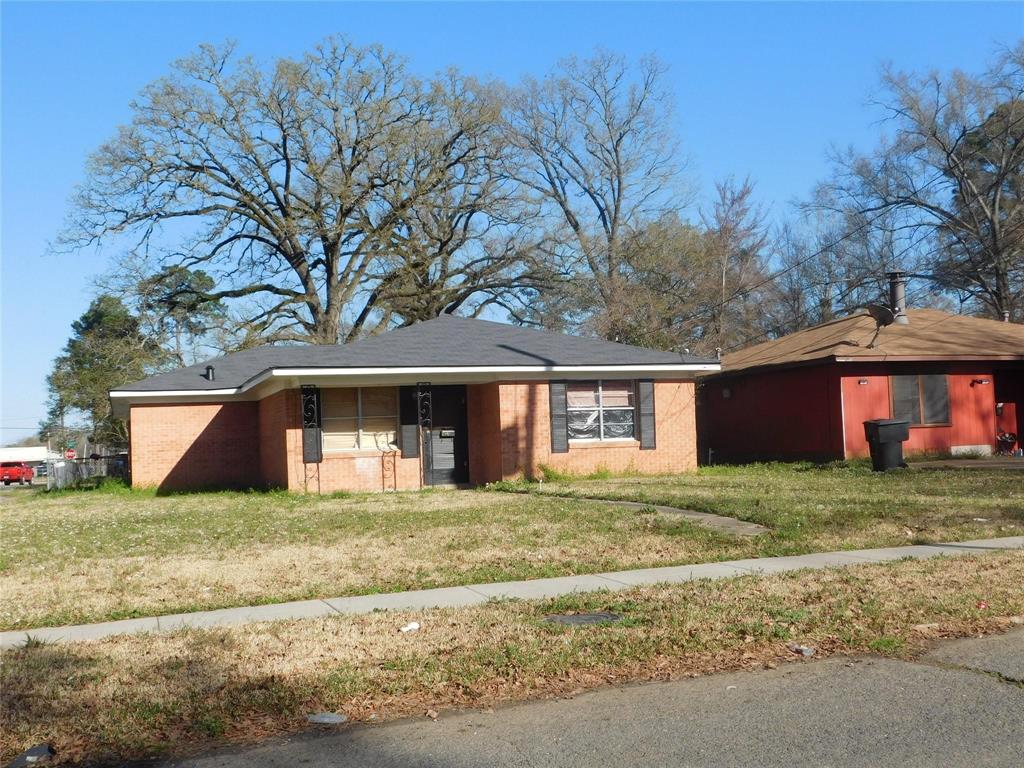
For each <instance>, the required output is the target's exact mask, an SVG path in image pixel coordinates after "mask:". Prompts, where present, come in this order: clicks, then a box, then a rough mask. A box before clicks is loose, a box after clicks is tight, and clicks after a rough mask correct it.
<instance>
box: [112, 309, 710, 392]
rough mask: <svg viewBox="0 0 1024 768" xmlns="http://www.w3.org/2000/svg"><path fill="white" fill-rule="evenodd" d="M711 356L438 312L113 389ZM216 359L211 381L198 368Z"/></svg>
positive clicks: (704, 361) (198, 387) (691, 360)
mask: <svg viewBox="0 0 1024 768" xmlns="http://www.w3.org/2000/svg"><path fill="white" fill-rule="evenodd" d="M717 363H718V361H717V360H715V359H708V358H702V357H695V356H693V355H680V354H676V353H675V352H662V351H658V350H654V349H645V348H643V347H633V346H630V345H628V344H617V343H615V342H611V341H604V340H602V339H594V338H585V337H582V336H568V335H566V334H562V333H553V332H551V331H540V330H534V329H531V328H520V327H518V326H514V325H508V324H506V323H495V322H491V321H489V320H475V319H469V318H465V317H455V316H452V315H443V316H441V317H439V318H437V319H435V320H428V321H426V322H423V323H417V324H416V325H411V326H408V327H405V328H398V329H396V330H393V331H389V332H387V333H384V334H381V335H380V336H374V337H371V338H367V339H362V340H360V341H355V342H352V343H351V344H343V345H309V346H277V347H275V346H266V347H257V348H255V349H247V350H243V351H241V352H235V353H233V354H230V355H225V356H224V357H220V358H217V359H215V360H210V361H208V362H203V363H199V364H198V365H192V366H189V367H187V368H180V369H178V370H176V371H171V372H170V373H162V374H158V375H156V376H150V377H149V378H147V379H143V380H142V381H138V382H135V383H133V384H125V385H123V386H120V387H117V388H115V390H113V391H115V392H154V391H159V390H176V391H177V390H188V391H196V392H199V391H203V390H216V389H233V388H236V387H240V386H242V385H244V384H245V383H246V382H248V381H249V380H250V379H252V378H254V377H256V376H259V375H260V374H261V373H264V372H265V371H268V370H271V369H274V368H371V367H372V368H423V367H433V366H445V367H448V366H451V367H478V366H502V367H507V366H538V365H543V366H567V365H573V366H574V365H599V366H605V365H606V366H623V367H629V366H636V365H666V364H668V365H673V364H674V365H680V364H682V365H708V364H714V365H717ZM207 365H213V366H214V368H215V371H216V375H215V380H214V381H207V380H206V379H205V378H204V377H203V375H202V374H203V373H204V371H205V368H206V366H207Z"/></svg>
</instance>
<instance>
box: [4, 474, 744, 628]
mask: <svg viewBox="0 0 1024 768" xmlns="http://www.w3.org/2000/svg"><path fill="white" fill-rule="evenodd" d="M82 496H85V497H86V501H89V502H91V503H84V502H83V500H82ZM82 496H63V497H58V498H55V499H46V498H44V499H39V500H35V501H34V502H24V503H22V504H21V505H20V506H17V507H14V508H8V509H5V510H4V518H3V519H4V523H5V530H9V531H10V532H11V535H10V537H9V538H8V537H5V540H4V542H3V549H4V552H5V555H6V556H7V563H6V564H5V566H6V567H4V568H3V570H2V571H0V594H2V602H0V625H2V626H3V627H4V628H30V627H35V626H45V625H54V624H68V623H85V622H89V621H99V620H104V619H111V618H123V617H126V616H133V615H152V614H161V613H175V612H179V611H191V610H199V609H203V608H216V607H225V606H233V605H245V604H252V603H261V602H279V601H284V600H294V599H303V598H309V597H333V596H339V595H349V594H360V593H367V592H375V591H397V590H403V589H417V588H424V587H432V586H449V585H453V584H464V583H472V582H483V581H501V580H511V579H522V578H536V577H543V576H556V575H567V574H573V573H583V572H593V571H599V570H605V569H619V568H631V567H641V566H645V567H646V566H657V565H667V564H672V563H678V562H694V561H698V560H703V559H714V558H716V557H721V556H723V555H724V554H729V555H735V556H742V555H743V554H745V553H749V552H751V550H750V549H749V546H748V545H746V544H744V543H743V542H740V541H738V540H734V539H730V538H727V537H722V536H716V535H713V534H711V533H708V532H702V531H699V530H695V529H693V528H692V527H691V526H689V525H687V524H686V523H685V522H680V521H678V520H673V519H666V518H664V517H662V516H658V515H653V514H645V513H638V512H637V511H636V510H629V509H624V508H614V507H611V508H609V507H604V506H603V505H596V504H590V503H588V502H586V501H579V500H572V499H555V498H551V499H548V498H545V499H538V498H532V497H528V496H523V495H514V494H508V493H487V492H441V493H437V492H435V493H424V494H416V493H412V494H401V495H388V496H380V495H378V496H373V497H357V498H354V499H317V498H314V497H295V496H284V495H282V496H278V495H273V494H271V495H252V494H213V495H203V496H182V497H171V498H154V497H149V498H143V499H141V500H140V499H136V498H134V497H131V496H129V497H127V498H126V499H119V498H117V497H115V498H113V499H112V500H111V503H110V504H103V502H104V500H105V497H104V496H103V495H96V496H92V497H88V496H87V495H85V494H83V495H82Z"/></svg>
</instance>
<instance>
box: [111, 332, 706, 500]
mask: <svg viewBox="0 0 1024 768" xmlns="http://www.w3.org/2000/svg"><path fill="white" fill-rule="evenodd" d="M718 367H719V366H718V362H717V361H716V360H708V359H702V358H697V357H692V356H688V355H678V354H675V353H671V352H659V351H655V350H650V349H642V348H639V347H632V346H627V345H624V344H616V343H612V342H608V341H602V340H599V339H592V338H581V337H576V336H567V335H564V334H558V333H551V332H547V331H539V330H531V329H525V328H519V327H515V326H511V325H506V324H504V323H495V322H490V321H485V320H475V319H467V318H459V317H453V316H449V315H445V316H443V317H441V318H438V319H436V320H431V321H428V322H424V323H419V324H416V325H413V326H409V327H406V328H401V329H397V330H393V331H390V332H387V333H384V334H381V335H380V336H376V337H373V338H369V339H365V340H361V341H357V342H354V343H351V344H345V345H340V346H276V347H275V346H267V347H260V348H257V349H251V350H245V351H241V352H236V353H234V354H230V355H227V356H225V357H222V358H219V359H216V360H212V361H210V362H208V363H202V364H200V365H194V366H190V367H188V368H182V369H180V370H177V371H173V372H171V373H165V374H160V375H156V376H151V377H149V378H147V379H144V380H142V381H140V382H136V383H134V384H128V385H125V386H122V387H118V388H117V389H115V390H113V391H111V393H110V396H111V401H112V403H113V406H114V412H115V414H116V415H118V416H120V417H122V418H125V419H127V421H128V425H129V435H130V452H129V455H130V467H131V480H132V485H134V486H149V487H153V486H155V487H157V488H158V489H160V490H186V489H198V488H232V487H234V488H246V487H273V488H286V489H289V490H296V491H310V492H322V493H327V492H332V491H341V490H344V491H382V490H405V489H417V488H421V487H423V486H428V485H452V484H474V485H476V484H483V483H488V482H493V481H496V480H501V479H507V478H514V477H520V476H530V477H534V476H537V475H538V473H539V472H540V467H541V465H544V466H548V467H551V468H552V469H555V470H558V471H563V472H571V473H589V472H593V471H595V470H598V469H603V468H607V469H608V470H611V471H627V470H630V471H637V472H642V473H672V472H682V471H685V470H691V469H694V468H695V467H696V465H697V447H696V424H695V405H694V392H695V384H694V382H695V377H696V375H697V374H698V373H700V372H707V371H713V370H717V369H718Z"/></svg>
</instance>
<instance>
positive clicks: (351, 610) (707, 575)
mask: <svg viewBox="0 0 1024 768" xmlns="http://www.w3.org/2000/svg"><path fill="white" fill-rule="evenodd" d="M1006 549H1024V536H1008V537H1005V538H998V539H977V540H975V541H960V542H951V543H948V544H929V545H918V546H908V547H885V548H882V549H859V550H851V551H843V552H819V553H815V554H810V555H796V556H791V557H765V558H753V559H749V560H729V561H724V562H720V563H703V564H698V565H677V566H670V567H667V568H643V569H640V570H635V571H614V572H611V573H595V574H589V575H584V576H561V577H557V578H552V579H532V580H530V581H506V582H501V583H496V584H470V585H469V586H465V587H443V588H440V589H424V590H416V591H412V592H393V593H390V594H377V595H362V596H359V597H336V598H331V599H328V600H301V601H298V602H292V603H277V604H274V605H255V606H246V607H243V608H224V609H221V610H217V611H197V612H195V613H179V614H174V615H170V616H153V617H149V618H144V619H126V620H124V621H109V622H104V623H102V624H81V625H78V626H69V627H45V628H41V629H31V630H27V631H17V632H3V633H0V648H13V647H16V646H18V645H21V644H23V643H24V642H25V641H26V640H27V639H28V638H29V637H32V638H34V639H36V640H42V641H45V642H51V643H58V642H79V641H83V640H98V639H100V638H104V637H110V636H112V635H127V634H139V633H145V632H172V631H174V630H177V629H182V628H185V627H195V628H205V627H217V626H231V625H238V624H252V623H256V622H261V621H281V620H289V619H309V618H317V617H323V616H337V615H353V614H362V613H372V612H374V611H397V610H405V611H408V610H412V611H416V610H427V609H430V608H461V607H463V606H467V605H480V604H482V603H486V602H488V601H489V600H505V599H522V600H539V599H545V598H552V597H559V596H561V595H568V594H572V593H574V592H599V591H602V590H611V591H615V590H621V589H629V588H631V587H637V586H643V585H651V584H679V583H682V582H687V581H695V580H697V579H728V578H731V577H735V576H749V575H750V574H752V573H758V574H765V573H783V572H785V571H796V570H800V569H802V568H815V569H816V568H829V567H835V566H844V565H858V564H864V563H883V562H886V561H890V560H903V559H906V558H916V559H926V558H930V557H938V556H940V555H954V556H955V555H965V554H978V553H981V552H987V551H994V550H1006Z"/></svg>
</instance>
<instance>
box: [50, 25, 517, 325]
mask: <svg viewBox="0 0 1024 768" xmlns="http://www.w3.org/2000/svg"><path fill="white" fill-rule="evenodd" d="M132 111H133V120H132V122H131V124H130V125H128V126H125V127H123V128H121V129H120V131H119V133H118V135H117V136H116V137H115V138H114V139H113V140H111V141H110V142H108V143H106V144H104V145H103V146H102V147H101V148H100V149H99V151H98V152H97V153H96V154H95V155H94V157H93V158H92V160H91V163H90V168H89V175H88V179H87V181H86V183H85V184H84V185H83V187H82V188H81V189H80V191H79V193H78V196H77V200H76V206H75V213H74V215H73V217H72V220H71V222H70V223H69V226H68V227H67V229H66V231H65V233H64V235H63V237H62V240H61V243H62V244H63V245H64V246H68V247H72V248H77V247H82V246H84V245H88V244H90V243H95V242H97V241H100V240H102V239H106V238H109V237H110V236H112V235H125V236H133V239H132V242H133V244H134V249H135V252H136V253H137V254H140V255H142V256H143V257H144V258H146V259H147V260H148V261H149V263H151V265H152V271H153V272H154V273H155V277H156V279H158V280H159V276H160V275H161V274H171V275H173V274H174V273H175V271H176V270H181V269H184V270H188V271H191V272H196V271H201V272H202V273H203V274H205V275H208V276H209V277H210V278H211V279H212V281H213V285H212V286H208V287H207V288H208V289H200V288H198V287H197V285H198V284H197V283H196V282H195V281H191V282H189V283H186V284H185V287H184V288H183V290H185V291H187V292H189V293H190V295H189V296H188V297H178V298H180V299H181V301H182V302H185V303H190V304H191V305H193V306H198V305H199V304H201V303H202V302H229V303H232V306H233V308H234V310H233V312H234V314H233V316H236V317H238V319H239V321H240V323H241V325H240V328H239V331H240V333H242V334H243V335H245V336H247V337H250V338H262V339H268V338H269V339H277V340H302V341H313V342H317V343H336V342H338V341H341V340H347V339H351V338H354V337H356V336H358V335H360V334H362V333H364V332H367V331H370V330H372V329H373V328H374V327H375V326H376V325H377V324H380V323H382V322H384V323H388V322H390V323H396V322H397V323H408V322H413V321H415V320H421V319H425V318H426V317H430V316H436V315H437V314H438V313H440V312H445V311H452V310H453V309H454V308H456V307H460V306H463V305H466V304H469V303H473V302H477V301H479V302H485V301H487V300H489V299H493V297H494V296H495V295H501V296H502V297H504V298H507V297H508V296H509V295H510V294H514V293H515V291H516V290H517V289H518V288H519V287H520V284H521V282H522V281H526V280H527V277H526V273H527V270H526V269H525V268H524V261H523V258H522V257H523V253H524V248H523V241H522V235H521V232H520V225H519V223H518V222H517V221H516V203H515V200H516V197H515V194H514V190H512V189H511V188H510V187H509V185H508V184H507V183H505V182H504V181H503V180H502V177H501V175H500V172H499V171H500V166H501V165H503V163H504V157H503V154H504V153H505V151H506V147H505V144H504V143H503V142H502V141H501V139H500V136H499V131H498V129H499V128H500V123H501V102H500V100H499V92H498V90H497V89H495V88H493V87H491V86H488V85H486V84H481V83H478V82H476V81H474V80H472V79H470V78H465V77H462V76H460V75H459V74H457V73H454V72H452V73H447V74H445V75H444V76H442V77H438V78H436V79H435V80H434V81H432V82H427V83H424V82H421V81H419V80H418V79H416V78H415V77H413V76H412V75H410V74H409V72H408V71H407V70H406V68H405V65H404V63H403V62H402V61H401V60H400V59H399V58H397V57H396V56H394V55H392V54H390V53H388V52H386V51H385V50H383V49H382V48H380V47H368V48H359V47H355V46H353V45H350V44H348V43H347V42H344V41H341V40H336V39H331V40H328V41H327V42H325V43H324V44H322V45H320V46H318V47H317V48H316V49H315V50H314V51H313V52H311V53H309V54H308V55H306V56H304V57H303V58H301V59H296V60H293V59H282V60H279V61H278V62H277V63H276V66H275V67H273V69H272V70H271V71H267V70H266V69H265V68H263V67H261V66H259V65H257V63H256V62H254V61H252V60H251V59H247V58H238V57H236V56H235V55H234V51H233V49H232V47H230V46H228V47H226V48H223V49H218V48H214V47H211V46H204V47H202V48H201V49H200V50H199V52H198V53H196V54H195V55H193V56H191V57H189V58H187V59H184V60H182V61H180V62H178V63H177V64H176V65H175V67H174V70H173V73H172V74H171V75H169V76H168V77H165V78H163V79H161V80H158V81H157V82H155V83H153V84H152V85H150V86H149V87H147V88H146V89H145V91H144V92H143V93H142V94H141V96H140V97H139V98H138V99H137V100H136V101H135V102H134V103H133V104H132ZM168 282H169V281H167V280H163V281H162V282H161V284H164V285H166V284H168ZM171 282H173V281H171ZM168 298H169V299H170V300H172V301H173V300H174V299H175V298H176V297H174V296H171V297H168Z"/></svg>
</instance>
